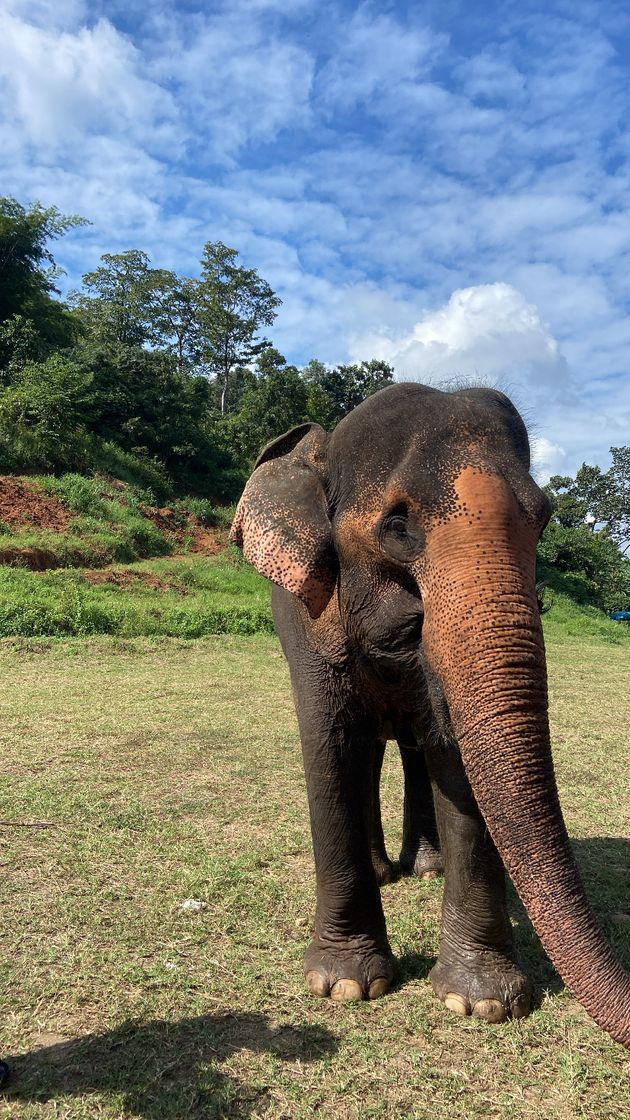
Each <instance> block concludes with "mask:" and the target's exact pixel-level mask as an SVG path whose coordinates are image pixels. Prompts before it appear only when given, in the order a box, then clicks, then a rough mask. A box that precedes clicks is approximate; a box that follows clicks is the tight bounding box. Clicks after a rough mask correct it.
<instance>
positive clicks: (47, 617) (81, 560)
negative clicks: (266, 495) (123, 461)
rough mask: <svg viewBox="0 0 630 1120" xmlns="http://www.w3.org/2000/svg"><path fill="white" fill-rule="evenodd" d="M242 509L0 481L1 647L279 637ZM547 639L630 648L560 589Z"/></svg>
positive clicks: (624, 629)
mask: <svg viewBox="0 0 630 1120" xmlns="http://www.w3.org/2000/svg"><path fill="white" fill-rule="evenodd" d="M232 515H233V508H232V507H213V506H212V505H211V504H210V503H209V502H207V501H203V500H201V499H196V498H189V499H183V500H182V499H180V500H178V501H175V502H173V503H172V504H171V505H169V506H162V507H160V506H156V505H154V504H152V501H151V494H150V492H147V491H143V490H141V489H139V488H138V487H134V486H132V485H130V484H128V483H126V482H123V481H121V480H119V479H115V478H113V477H111V476H99V477H96V478H84V477H82V476H80V475H76V474H66V475H62V476H61V477H59V478H53V477H51V476H42V477H21V476H12V475H10V476H0V637H3V638H13V637H21V638H44V637H49V638H55V637H61V636H69V635H74V636H87V635H93V634H113V635H119V636H121V637H137V636H162V637H165V636H166V637H179V638H186V639H189V638H199V637H204V636H207V635H210V634H223V633H231V634H252V633H257V632H262V633H270V632H272V631H273V622H272V618H271V594H270V586H269V584H268V583H267V581H266V580H265V579H263V578H262V577H261V576H259V575H258V573H257V572H256V571H254V570H253V569H252V568H251V567H250V566H249V565H248V564H246V563H245V562H244V561H243V559H242V556H241V554H240V552H239V551H238V550H237V549H235V548H232V547H230V546H229V544H228V526H229V523H230V521H231V518H232ZM547 600H548V604H549V606H550V607H551V609H550V610H549V611H548V613H546V614H545V615H544V627H545V632H546V633H547V634H548V636H550V637H551V638H552V639H554V640H562V639H563V638H568V639H571V638H576V637H577V638H585V639H589V640H596V641H600V642H605V643H607V644H611V645H620V644H626V643H628V644H630V627H628V626H624V625H620V624H619V623H614V622H611V621H610V620H609V619H608V618H607V616H606V615H605V614H604V612H603V611H600V610H598V609H597V608H595V607H592V606H583V605H582V606H581V605H579V604H577V603H576V602H574V601H573V600H572V599H571V598H570V597H569V596H567V595H564V594H562V593H561V592H558V591H555V590H554V591H551V592H549V593H548V594H547Z"/></svg>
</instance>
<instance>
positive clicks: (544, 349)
mask: <svg viewBox="0 0 630 1120" xmlns="http://www.w3.org/2000/svg"><path fill="white" fill-rule="evenodd" d="M366 349H371V350H372V351H374V353H375V354H376V355H377V356H378V357H380V358H384V359H386V360H387V361H389V362H391V363H392V364H393V365H394V367H395V368H396V370H397V371H398V372H399V374H400V375H401V376H404V377H415V378H418V379H420V380H426V379H430V380H432V381H435V380H436V379H440V378H444V377H448V376H459V375H461V376H464V377H467V376H474V377H478V378H482V379H485V380H487V381H488V382H490V383H492V382H495V381H496V380H501V381H506V380H507V381H510V382H516V383H517V384H519V385H521V386H523V387H524V388H525V389H527V390H531V389H534V390H535V391H536V392H537V393H538V392H539V391H540V389H541V388H542V387H544V389H545V391H547V390H548V388H549V386H550V383H551V384H552V385H553V386H554V388H555V389H557V388H558V387H559V386H560V385H562V386H564V387H565V388H566V383H567V369H566V362H565V359H564V358H563V356H562V354H561V352H560V347H559V345H558V343H557V341H556V339H555V338H554V337H553V336H552V335H551V333H550V331H549V329H548V327H546V326H545V324H544V323H543V322H542V321H541V319H540V315H539V312H538V310H537V308H536V307H535V306H534V305H533V304H531V303H528V302H527V301H526V300H525V298H524V297H523V296H522V295H521V293H520V292H518V291H517V290H516V289H515V288H513V287H512V286H511V285H509V284H502V283H498V284H482V285H478V286H476V287H471V288H461V289H459V290H458V291H456V292H454V293H453V295H452V296H451V298H450V299H449V301H448V303H447V304H445V305H444V306H443V307H440V308H439V309H438V310H437V311H433V312H429V313H426V314H425V315H424V316H423V317H422V318H421V319H420V320H419V321H418V322H417V323H416V324H415V326H414V327H413V329H412V330H411V332H410V333H409V334H407V335H405V336H403V337H402V338H388V337H386V336H384V335H381V336H379V335H372V336H371V337H370V338H369V340H365V339H360V338H354V339H353V340H352V343H351V346H350V350H351V353H352V354H354V355H356V356H358V354H359V351H361V352H363V353H365V351H366Z"/></svg>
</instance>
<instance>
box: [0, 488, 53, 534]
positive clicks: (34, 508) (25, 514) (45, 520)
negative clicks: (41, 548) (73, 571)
mask: <svg viewBox="0 0 630 1120" xmlns="http://www.w3.org/2000/svg"><path fill="white" fill-rule="evenodd" d="M69 520H70V515H69V513H68V510H67V509H66V507H65V506H64V505H63V504H62V502H60V501H59V499H58V498H53V497H52V495H49V494H44V493H43V492H42V491H41V490H40V489H39V487H38V485H37V483H35V482H29V481H28V480H27V479H24V478H14V477H13V476H12V475H0V522H3V523H4V524H5V525H8V526H9V528H10V529H48V530H50V531H51V532H53V533H63V531H64V529H67V527H68V522H69Z"/></svg>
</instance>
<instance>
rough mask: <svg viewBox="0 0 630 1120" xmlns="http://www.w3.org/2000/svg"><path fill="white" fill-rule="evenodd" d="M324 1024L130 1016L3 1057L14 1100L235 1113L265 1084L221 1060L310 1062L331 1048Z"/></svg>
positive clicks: (148, 1112) (148, 1111) (250, 1104)
mask: <svg viewBox="0 0 630 1120" xmlns="http://www.w3.org/2000/svg"><path fill="white" fill-rule="evenodd" d="M338 1045H339V1044H338V1040H337V1039H336V1038H335V1036H334V1035H333V1034H332V1033H331V1032H330V1031H329V1030H327V1028H325V1027H320V1026H313V1025H306V1024H303V1025H299V1026H279V1027H277V1028H276V1027H271V1026H270V1025H269V1023H268V1021H267V1018H266V1016H265V1015H262V1014H258V1013H249V1014H240V1013H234V1014H230V1013H225V1014H220V1015H204V1016H201V1017H199V1018H195V1019H181V1020H179V1021H174V1022H166V1021H162V1020H152V1021H149V1022H137V1021H129V1022H126V1023H123V1024H122V1025H121V1026H120V1027H118V1028H117V1029H116V1030H112V1031H109V1032H107V1033H104V1034H99V1035H96V1034H92V1035H86V1036H85V1037H83V1038H78V1039H72V1040H70V1041H67V1042H59V1043H56V1044H55V1045H50V1046H46V1047H43V1048H40V1049H37V1050H31V1051H30V1052H28V1053H24V1054H18V1055H13V1056H7V1061H8V1063H9V1065H10V1067H11V1080H10V1082H9V1084H8V1086H7V1089H6V1097H7V1098H8V1099H9V1100H11V1099H12V1100H15V1101H37V1102H43V1101H49V1100H58V1099H59V1098H60V1097H63V1096H65V1095H68V1094H77V1095H81V1096H83V1095H85V1094H90V1093H99V1094H100V1093H107V1094H109V1095H117V1096H119V1097H120V1098H121V1105H122V1107H123V1109H124V1113H125V1115H127V1114H133V1115H134V1116H139V1117H143V1118H144V1120H166V1118H167V1117H172V1118H175V1117H182V1116H186V1117H191V1118H192V1117H195V1116H197V1117H200V1118H201V1117H208V1116H225V1115H228V1114H230V1115H231V1114H232V1113H231V1108H232V1107H234V1103H235V1101H237V1100H238V1115H239V1116H249V1115H250V1114H251V1111H252V1110H253V1109H256V1111H258V1110H259V1109H260V1107H261V1103H262V1102H261V1098H264V1096H265V1089H264V1086H261V1087H256V1086H251V1087H250V1086H246V1085H243V1084H242V1083H240V1082H239V1083H237V1082H236V1081H235V1080H233V1079H232V1078H231V1077H229V1076H228V1075H227V1074H226V1073H224V1072H223V1071H222V1070H221V1068H220V1067H221V1063H222V1062H223V1061H225V1060H226V1059H227V1058H229V1057H230V1056H231V1055H233V1054H235V1053H237V1052H238V1051H239V1050H241V1049H247V1050H253V1051H267V1052H268V1053H271V1054H274V1055H275V1056H276V1057H278V1058H280V1059H281V1060H283V1061H291V1060H299V1061H300V1062H310V1061H317V1060H318V1059H322V1058H325V1057H326V1056H327V1055H330V1054H333V1053H335V1052H336V1050H337V1049H338Z"/></svg>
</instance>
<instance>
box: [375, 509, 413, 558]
mask: <svg viewBox="0 0 630 1120" xmlns="http://www.w3.org/2000/svg"><path fill="white" fill-rule="evenodd" d="M379 537H380V544H381V548H382V549H383V551H384V552H385V554H386V555H387V556H390V557H391V558H392V559H393V560H398V561H399V562H400V563H401V564H408V563H409V562H410V561H411V560H414V559H415V557H416V556H418V554H419V553H420V552H421V550H422V547H423V542H424V533H423V532H422V529H421V527H420V525H419V524H418V520H417V518H416V517H415V516H414V515H413V514H412V513H410V511H409V509H408V508H407V506H406V504H404V503H402V502H401V503H400V505H398V506H397V507H396V508H395V509H392V510H390V512H389V514H388V515H387V516H386V517H384V518H383V520H382V522H381V527H380V532H379Z"/></svg>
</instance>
